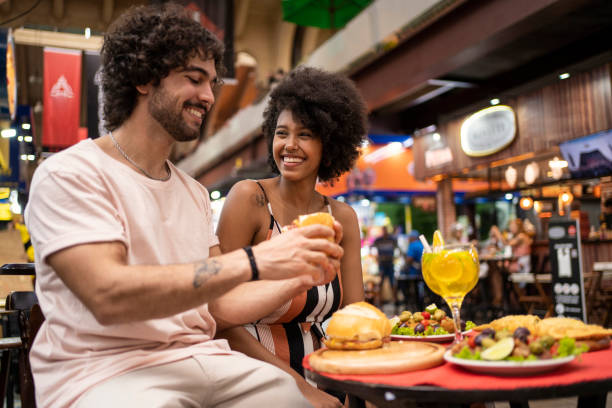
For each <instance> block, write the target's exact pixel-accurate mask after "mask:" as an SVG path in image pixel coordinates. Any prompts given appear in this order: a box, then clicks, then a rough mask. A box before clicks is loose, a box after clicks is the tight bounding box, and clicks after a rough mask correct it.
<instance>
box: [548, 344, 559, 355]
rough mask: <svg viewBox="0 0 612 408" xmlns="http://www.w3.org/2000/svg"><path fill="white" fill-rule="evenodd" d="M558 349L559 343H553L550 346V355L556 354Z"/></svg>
mask: <svg viewBox="0 0 612 408" xmlns="http://www.w3.org/2000/svg"><path fill="white" fill-rule="evenodd" d="M558 349H559V343H555V344H553V345H552V346H551V347H550V355H551V356H553V357H554V356H556V355H557V350H558Z"/></svg>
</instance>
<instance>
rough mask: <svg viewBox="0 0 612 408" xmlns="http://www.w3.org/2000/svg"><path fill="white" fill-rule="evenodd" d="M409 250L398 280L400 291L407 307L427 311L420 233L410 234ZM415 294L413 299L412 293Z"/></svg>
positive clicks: (415, 231)
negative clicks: (410, 306)
mask: <svg viewBox="0 0 612 408" xmlns="http://www.w3.org/2000/svg"><path fill="white" fill-rule="evenodd" d="M408 241H409V244H408V249H407V251H406V255H405V256H404V259H405V266H404V268H403V269H402V271H401V273H400V275H399V277H398V278H397V287H398V290H400V291H401V292H402V294H403V295H404V302H405V303H406V307H408V304H409V302H410V305H412V306H414V307H416V309H413V310H415V311H422V310H425V304H424V299H423V297H424V293H423V292H424V289H425V288H424V282H423V273H422V271H421V257H422V256H423V244H422V243H421V240H420V239H419V232H418V231H417V230H412V231H410V233H409V234H408ZM411 292H413V293H414V297H412V298H411V296H410V293H411Z"/></svg>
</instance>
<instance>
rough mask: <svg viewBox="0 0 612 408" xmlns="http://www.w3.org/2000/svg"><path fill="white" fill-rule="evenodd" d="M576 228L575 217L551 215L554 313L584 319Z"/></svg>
mask: <svg viewBox="0 0 612 408" xmlns="http://www.w3.org/2000/svg"><path fill="white" fill-rule="evenodd" d="M579 227H580V225H579V221H578V220H570V219H565V218H552V219H551V220H550V222H549V224H548V240H549V246H550V266H551V271H552V293H553V302H554V305H555V313H556V315H557V316H564V317H574V318H578V319H580V320H582V321H584V322H586V319H587V317H586V305H585V299H584V278H583V272H582V248H581V245H580V228H579Z"/></svg>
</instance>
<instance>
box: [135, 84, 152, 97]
mask: <svg viewBox="0 0 612 408" xmlns="http://www.w3.org/2000/svg"><path fill="white" fill-rule="evenodd" d="M136 90H137V91H138V93H139V94H141V95H147V94H148V93H149V91H150V90H151V84H150V83H149V84H145V85H136Z"/></svg>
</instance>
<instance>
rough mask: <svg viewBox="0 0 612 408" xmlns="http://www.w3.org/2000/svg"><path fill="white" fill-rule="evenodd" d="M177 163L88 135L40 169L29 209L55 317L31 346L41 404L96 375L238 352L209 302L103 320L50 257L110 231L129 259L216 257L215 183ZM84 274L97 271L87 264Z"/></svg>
mask: <svg viewBox="0 0 612 408" xmlns="http://www.w3.org/2000/svg"><path fill="white" fill-rule="evenodd" d="M170 168H171V171H172V177H171V178H170V180H168V181H166V182H161V181H156V180H152V179H149V178H147V177H145V176H144V175H141V174H140V173H137V172H136V171H134V170H133V169H131V168H129V167H128V166H127V165H125V164H123V163H121V162H119V161H117V160H115V159H113V158H111V157H110V156H108V155H107V154H106V153H104V152H103V151H102V150H101V149H100V148H99V147H98V146H97V145H96V144H95V143H94V142H93V141H92V140H85V141H82V142H80V143H78V144H77V145H75V146H73V147H71V148H69V149H66V150H65V151H63V152H61V153H58V154H56V155H54V156H52V157H50V158H49V159H47V160H45V162H44V163H43V164H42V165H41V166H40V167H39V168H38V169H37V170H36V173H35V174H34V178H33V180H32V186H31V190H30V201H29V203H28V206H27V209H26V213H25V218H26V223H27V226H28V229H29V231H30V233H31V236H32V242H33V245H34V248H35V250H36V294H37V295H38V299H39V302H40V306H41V308H42V310H43V313H44V315H45V318H46V320H45V323H44V324H43V326H42V327H41V329H40V331H39V333H38V335H37V336H36V340H35V342H34V345H33V348H32V351H31V354H30V360H31V364H32V371H33V374H34V381H35V385H36V399H37V404H38V406H39V407H58V408H61V407H69V406H70V405H71V404H73V403H74V402H75V401H76V400H77V399H78V397H79V396H81V395H82V394H83V393H84V392H86V391H87V390H88V389H89V388H90V387H92V386H93V385H95V384H97V383H99V382H101V381H103V380H105V379H108V378H110V377H113V376H116V375H118V374H120V373H123V372H126V371H129V370H134V369H136V368H142V367H146V366H152V365H158V364H162V363H167V362H171V361H176V360H180V359H183V358H186V357H188V356H191V355H193V354H233V352H232V351H230V350H229V346H228V344H227V342H226V341H225V340H213V339H212V338H213V336H214V333H215V328H216V326H215V322H214V320H213V318H212V316H211V315H210V313H209V312H208V307H207V305H202V306H201V307H199V308H197V309H192V310H188V311H186V312H183V313H179V314H177V315H174V316H171V317H168V318H164V319H152V320H147V321H142V322H136V323H129V324H114V325H106V326H103V325H101V324H99V323H98V322H97V321H96V319H95V318H94V316H93V315H92V314H91V312H90V311H89V310H88V309H87V308H86V307H85V306H84V305H83V303H81V302H80V301H79V300H78V299H77V298H76V297H75V295H74V294H73V293H72V292H71V291H70V290H69V289H68V288H67V287H66V285H64V282H63V281H62V280H61V279H60V278H59V277H58V276H57V274H56V273H55V271H54V270H53V269H52V268H51V267H50V266H49V265H48V264H47V263H45V261H46V257H47V256H48V255H50V254H52V253H54V252H57V251H59V250H62V249H65V248H67V247H70V246H74V245H79V244H85V243H93V242H108V241H120V242H123V243H124V244H125V245H126V247H127V250H128V262H129V264H148V265H166V264H176V263H189V262H194V261H200V260H202V259H205V258H207V257H208V255H209V248H210V247H212V246H214V245H217V244H218V243H219V241H218V238H217V237H216V235H215V234H214V231H213V223H212V214H211V209H210V201H209V199H208V193H207V191H206V189H205V188H204V187H203V186H202V185H201V184H199V183H198V182H197V181H195V180H194V179H192V178H191V177H189V176H188V175H186V174H185V173H183V172H182V171H180V170H179V169H177V168H176V167H174V166H172V165H171V164H170ZM83 279H84V280H87V279H89V277H88V276H87V273H86V272H84V274H83ZM134 307H135V308H138V307H144V306H143V305H138V304H135V305H134Z"/></svg>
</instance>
